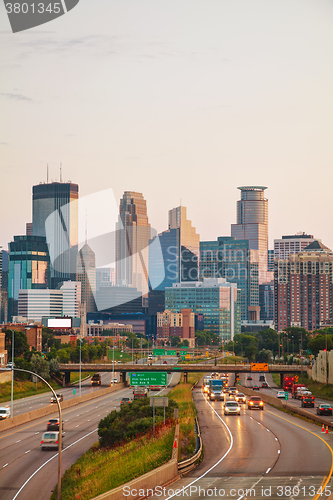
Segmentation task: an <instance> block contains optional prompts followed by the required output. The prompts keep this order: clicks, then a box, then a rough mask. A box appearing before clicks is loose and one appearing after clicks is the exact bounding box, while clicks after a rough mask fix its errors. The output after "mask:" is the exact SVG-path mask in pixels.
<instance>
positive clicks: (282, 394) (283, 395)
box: [276, 391, 286, 399]
mask: <svg viewBox="0 0 333 500" xmlns="http://www.w3.org/2000/svg"><path fill="white" fill-rule="evenodd" d="M285 395H286V393H285V392H284V391H278V392H277V395H276V397H277V398H283V399H285Z"/></svg>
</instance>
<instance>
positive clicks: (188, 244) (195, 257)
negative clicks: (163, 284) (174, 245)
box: [169, 207, 200, 281]
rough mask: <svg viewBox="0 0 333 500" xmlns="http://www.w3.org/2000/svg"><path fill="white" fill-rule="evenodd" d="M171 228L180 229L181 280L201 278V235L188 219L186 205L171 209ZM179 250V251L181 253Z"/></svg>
mask: <svg viewBox="0 0 333 500" xmlns="http://www.w3.org/2000/svg"><path fill="white" fill-rule="evenodd" d="M169 229H179V231H180V248H179V252H181V260H180V280H179V281H197V280H198V279H199V253H200V247H199V245H200V236H199V235H198V234H197V232H196V229H195V227H193V226H192V222H191V221H190V220H188V219H187V215H186V207H176V208H173V209H172V210H169ZM179 252H178V253H179Z"/></svg>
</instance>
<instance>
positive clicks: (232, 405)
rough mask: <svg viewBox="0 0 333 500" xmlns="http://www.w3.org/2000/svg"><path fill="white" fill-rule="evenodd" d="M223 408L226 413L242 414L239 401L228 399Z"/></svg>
mask: <svg viewBox="0 0 333 500" xmlns="http://www.w3.org/2000/svg"><path fill="white" fill-rule="evenodd" d="M223 410H224V414H225V415H240V411H241V407H240V406H239V404H238V403H237V401H227V402H226V403H225V405H224V408H223Z"/></svg>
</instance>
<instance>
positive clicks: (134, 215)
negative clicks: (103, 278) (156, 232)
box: [116, 191, 151, 294]
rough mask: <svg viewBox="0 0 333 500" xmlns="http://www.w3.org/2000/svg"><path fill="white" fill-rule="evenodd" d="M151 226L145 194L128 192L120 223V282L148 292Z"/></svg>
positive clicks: (117, 268)
mask: <svg viewBox="0 0 333 500" xmlns="http://www.w3.org/2000/svg"><path fill="white" fill-rule="evenodd" d="M150 238H151V227H150V224H149V221H148V215H147V206H146V200H145V199H144V197H143V195H142V194H141V193H136V192H134V191H125V193H124V195H123V197H122V199H121V200H120V205H119V218H118V223H117V226H116V283H117V284H119V285H129V286H133V287H135V288H137V290H138V291H140V292H141V293H142V294H146V293H147V292H148V245H149V239H150Z"/></svg>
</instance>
